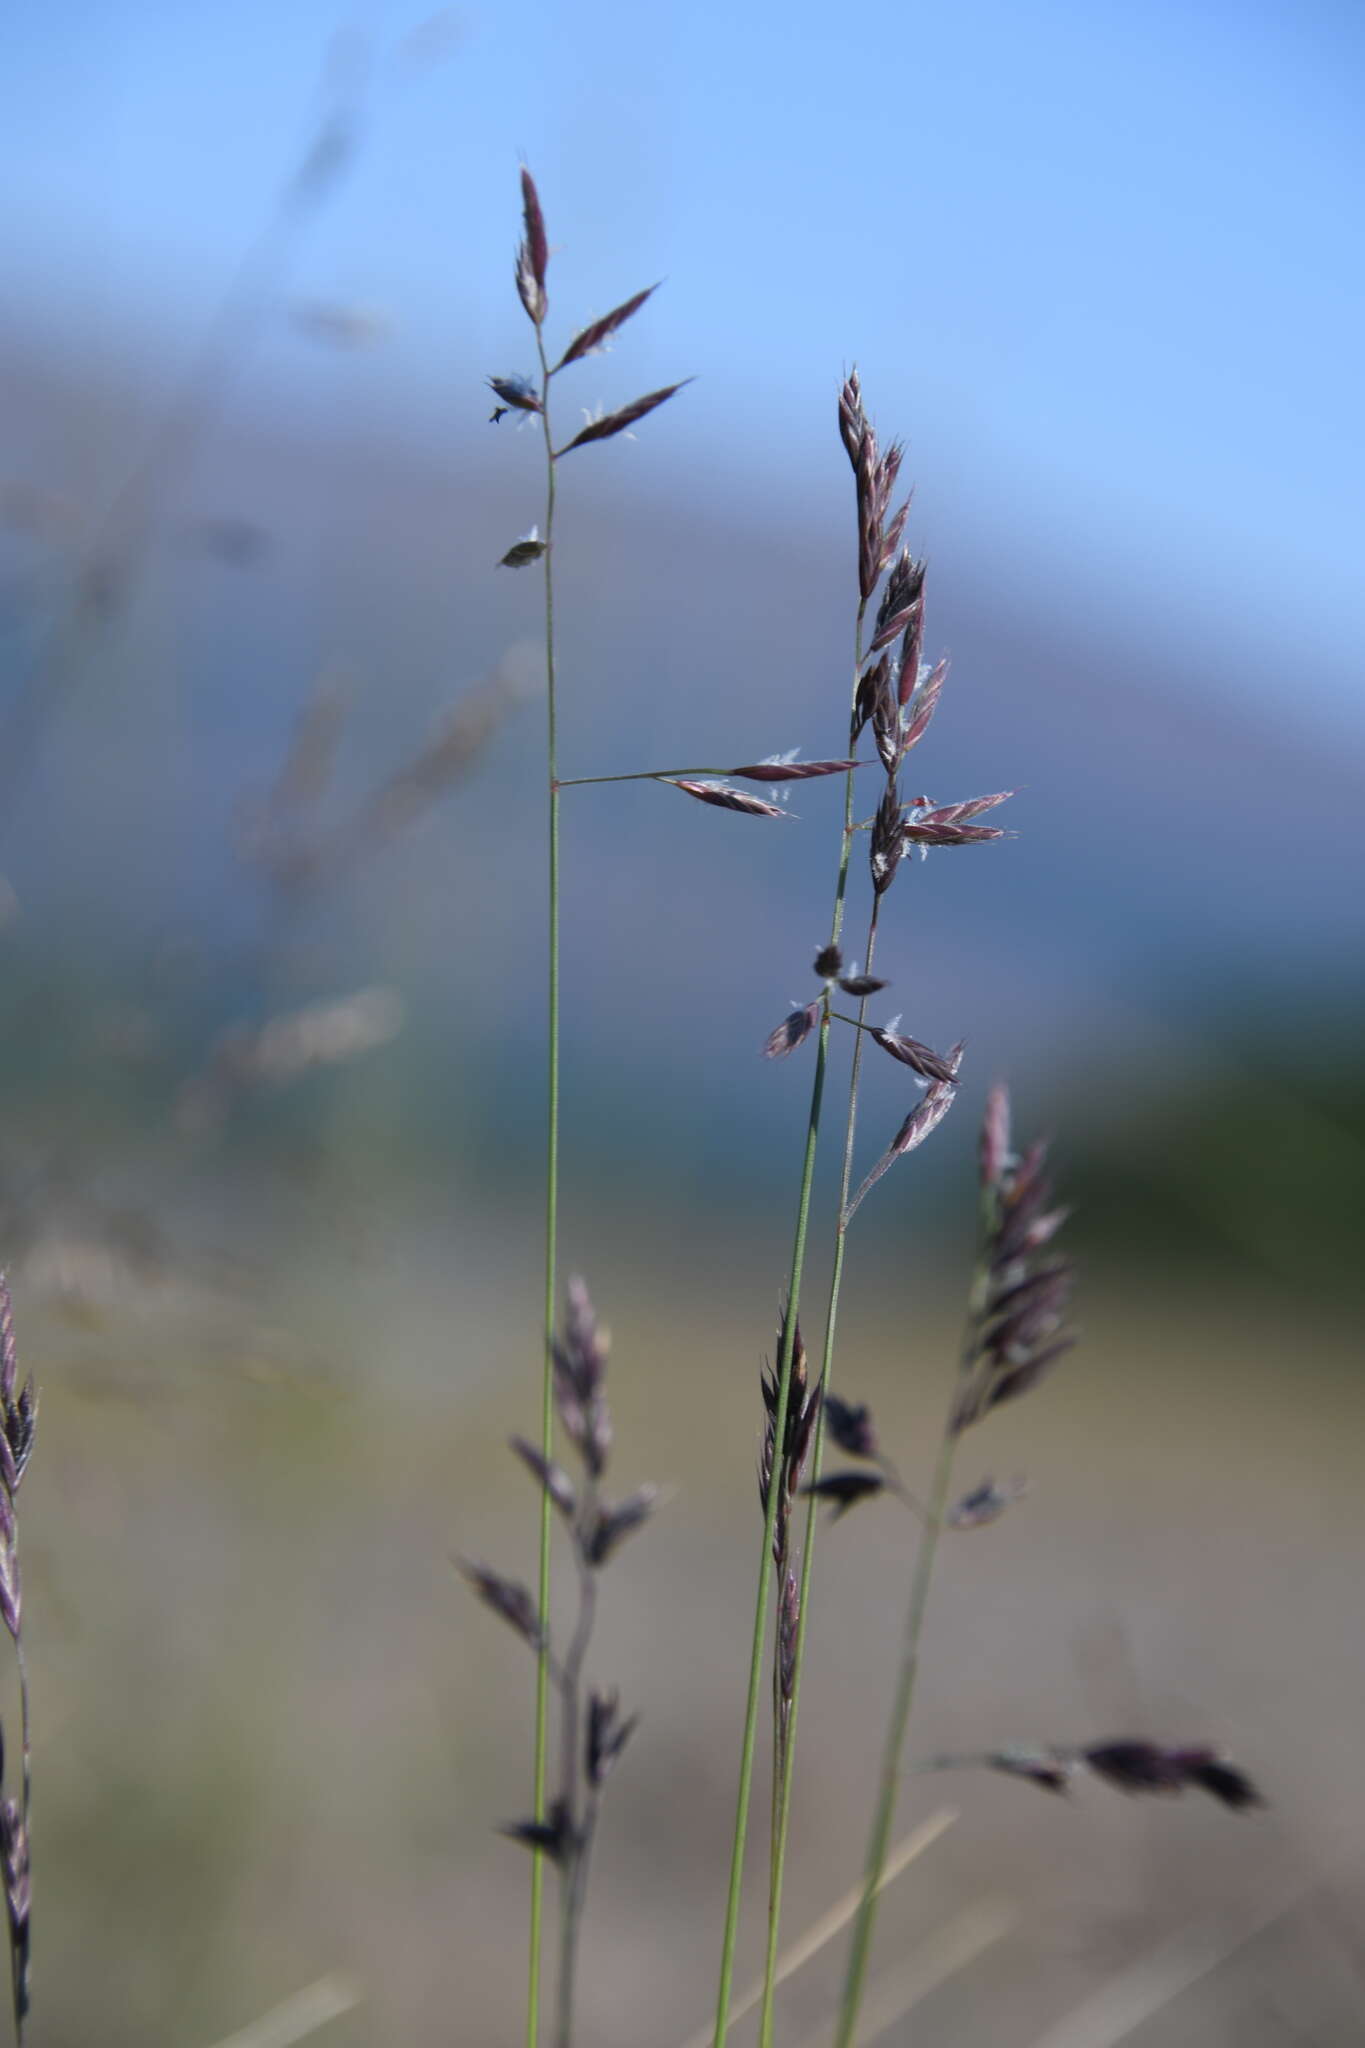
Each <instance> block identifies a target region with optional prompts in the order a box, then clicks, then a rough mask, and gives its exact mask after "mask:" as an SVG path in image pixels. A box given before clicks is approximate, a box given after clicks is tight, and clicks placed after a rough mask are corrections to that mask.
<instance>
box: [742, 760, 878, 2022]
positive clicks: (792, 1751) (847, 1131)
mask: <svg viewBox="0 0 1365 2048" xmlns="http://www.w3.org/2000/svg"><path fill="white" fill-rule="evenodd" d="M849 780H850V783H851V781H852V777H850V778H849ZM849 801H850V803H851V801H852V791H851V789H850V792H849ZM846 822H847V821H846ZM844 844H845V845H846V846H847V845H848V844H849V840H848V837H847V836H846V837H845V841H844ZM880 905H881V898H880V897H874V899H873V903H872V915H871V918H870V920H869V923H868V930H867V959H866V971H867V972H868V973H871V971H872V962H873V958H874V956H875V954H876V950H877V912H878V910H879V908H880ZM866 1009H867V998H866V997H864V998H863V999H862V1001H861V1002H860V1003H859V1005H858V1016H859V1021H861V1019H862V1016H863V1013H864V1012H865V1011H866ZM835 1014H837V1012H836V1013H835ZM848 1021H849V1022H852V1019H849V1020H848ZM862 1057H863V1041H862V1037H861V1035H859V1037H857V1038H856V1039H855V1040H854V1042H853V1064H852V1069H851V1072H850V1075H849V1086H848V1113H847V1116H846V1117H845V1120H844V1156H843V1163H842V1166H841V1168H840V1178H839V1206H838V1210H837V1212H836V1213H837V1215H838V1223H837V1225H836V1228H835V1235H834V1264H833V1268H832V1271H831V1273H830V1283H829V1305H828V1307H827V1309H826V1311H825V1344H824V1352H823V1355H822V1358H821V1361H820V1416H819V1419H818V1420H817V1422H816V1426H815V1442H814V1444H813V1445H812V1447H811V1481H812V1483H814V1481H815V1480H817V1479H818V1478H819V1477H820V1460H821V1453H822V1451H823V1449H824V1434H825V1428H824V1397H825V1393H826V1392H827V1390H828V1388H829V1382H830V1376H831V1372H832V1370H833V1365H834V1340H835V1333H836V1330H837V1327H838V1321H839V1293H840V1288H841V1286H842V1283H843V1277H844V1249H845V1245H846V1242H847V1236H848V1223H847V1221H846V1218H845V1213H844V1212H845V1210H846V1209H847V1207H848V1190H849V1184H850V1181H851V1180H852V1177H853V1141H854V1137H855V1134H856V1130H857V1121H858V1083H859V1080H860V1078H861V1074H862ZM816 1506H817V1503H816V1501H815V1499H814V1498H812V1499H811V1500H810V1502H809V1504H808V1506H807V1509H806V1533H805V1538H804V1541H803V1544H802V1549H801V1589H800V1593H799V1595H798V1606H797V1622H796V1661H795V1666H794V1669H793V1674H792V1697H791V1705H790V1708H789V1709H788V1715H787V1730H786V1740H785V1742H784V1744H783V1748H782V1757H781V1769H780V1772H779V1773H778V1774H777V1775H776V1780H775V1791H774V1813H773V1846H772V1863H771V1868H770V1874H769V1882H768V1946H767V1953H766V1955H765V1958H764V1965H763V2006H762V2013H761V2016H760V2020H759V2036H758V2038H759V2048H771V2044H772V2038H773V1997H774V1994H775V1992H776V1990H777V1961H778V1938H779V1934H780V1930H781V1922H782V1886H783V1882H784V1880H785V1877H786V1867H787V1836H788V1831H789V1827H790V1821H791V1796H792V1782H793V1779H794V1777H795V1761H796V1719H797V1712H798V1709H799V1707H800V1703H801V1671H802V1666H803V1665H804V1663H805V1656H806V1600H807V1596H808V1594H809V1592H810V1586H811V1574H812V1569H813V1563H814V1557H815V1526H816Z"/></svg>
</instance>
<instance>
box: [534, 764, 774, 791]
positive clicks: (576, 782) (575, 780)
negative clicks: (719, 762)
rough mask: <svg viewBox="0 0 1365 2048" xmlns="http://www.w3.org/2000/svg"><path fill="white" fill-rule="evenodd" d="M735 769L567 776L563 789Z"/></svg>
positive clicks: (642, 770) (732, 772)
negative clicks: (597, 783)
mask: <svg viewBox="0 0 1365 2048" xmlns="http://www.w3.org/2000/svg"><path fill="white" fill-rule="evenodd" d="M734 772H735V771H734V769H733V768H640V769H638V770H637V771H636V772H635V773H634V774H633V775H566V776H565V777H564V778H563V780H562V781H561V783H560V785H559V787H560V788H561V789H586V788H587V786H588V784H589V783H593V782H659V781H661V780H662V781H666V780H667V779H668V777H669V776H671V775H733V774H734Z"/></svg>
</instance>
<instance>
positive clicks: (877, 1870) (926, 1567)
mask: <svg viewBox="0 0 1365 2048" xmlns="http://www.w3.org/2000/svg"><path fill="white" fill-rule="evenodd" d="M956 1450H957V1438H956V1436H955V1435H954V1433H953V1432H952V1430H951V1429H949V1428H945V1429H944V1432H943V1441H942V1443H941V1444H940V1445H939V1453H938V1462H937V1464H936V1465H935V1468H934V1480H933V1486H932V1489H931V1491H930V1494H929V1517H928V1520H927V1522H926V1523H925V1525H924V1529H923V1531H922V1533H921V1535H920V1540H919V1548H918V1550H917V1552H916V1554H915V1572H914V1577H913V1578H912V1580H911V1582H910V1605H909V1608H908V1610H907V1613H906V1617H905V1646H904V1649H903V1651H902V1653H901V1668H900V1674H899V1676H898V1678H897V1680H896V1692H895V1697H894V1699H893V1700H892V1703H891V1718H890V1720H889V1721H888V1723H887V1729H886V1746H885V1748H884V1750H883V1752H882V1768H881V1778H880V1781H879V1785H878V1790H877V1805H876V1810H875V1812H874V1813H873V1816H872V1831H871V1834H870V1836H869V1837H868V1844H867V1862H866V1865H865V1867H864V1871H863V1896H862V1902H861V1904H860V1905H859V1907H858V1917H857V1919H856V1920H855V1921H854V1923H853V1939H852V1941H851V1943H850V1946H849V1955H848V1970H847V1972H846V1974H845V1977H844V1989H843V1996H842V1999H841V2001H840V2006H839V2024H838V2030H837V2032H836V2034H835V2036H834V2040H835V2048H852V2043H853V2039H854V2035H855V2032H856V2029H857V2025H858V2008H859V2006H860V2005H861V2004H862V1998H863V1988H864V1985H865V1983H866V1980H867V1960H868V1956H869V1953H870V1952H871V1947H872V1929H873V1926H874V1924H875V1922H876V1918H877V1894H878V1888H879V1882H880V1878H881V1873H882V1865H883V1864H884V1863H885V1861H886V1851H887V1845H888V1844H889V1842H890V1840H891V1824H892V1822H893V1820H894V1819H895V1814H896V1792H897V1789H898V1786H899V1781H900V1759H901V1751H902V1749H903V1748H904V1747H905V1733H906V1729H907V1728H908V1727H909V1724H910V1709H911V1707H912V1706H913V1705H914V1699H915V1680H916V1678H917V1677H918V1675H919V1653H920V1641H921V1638H922V1636H923V1634H924V1616H925V1610H926V1609H927V1607H928V1604H929V1586H930V1581H931V1580H932V1578H933V1573H934V1560H935V1557H936V1556H937V1554H938V1539H939V1535H940V1533H941V1531H942V1529H943V1518H944V1514H945V1512H946V1510H947V1506H948V1489H949V1487H950V1486H951V1484H952V1477H953V1456H954V1453H955V1452H956Z"/></svg>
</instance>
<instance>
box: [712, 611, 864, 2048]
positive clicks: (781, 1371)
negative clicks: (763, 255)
mask: <svg viewBox="0 0 1365 2048" xmlns="http://www.w3.org/2000/svg"><path fill="white" fill-rule="evenodd" d="M866 612H867V600H866V598H864V599H863V600H862V602H861V603H860V604H859V606H858V618H857V626H856V630H855V633H854V670H853V694H854V697H855V698H856V696H857V689H858V674H859V670H860V669H861V666H862V644H863V620H864V618H865V616H866ZM854 773H855V771H854V770H853V769H851V768H850V770H849V771H848V774H847V776H846V777H845V791H844V825H843V831H842V833H841V834H840V838H839V873H838V878H837V880H836V883H835V888H834V911H833V915H832V917H831V920H830V943H831V945H836V944H837V943H838V940H839V935H840V933H841V932H842V930H843V926H844V899H845V896H846V895H847V893H848V863H849V853H850V850H851V848H852V845H853V834H852V829H851V828H852V822H853V787H854V783H853V778H854ZM829 1024H830V1008H829V999H828V997H826V1000H825V1007H824V1015H823V1016H822V1017H821V1019H820V1035H819V1044H818V1046H817V1049H816V1056H815V1078H814V1080H813V1082H812V1083H811V1098H810V1116H809V1120H808V1123H807V1127H806V1152H805V1158H804V1160H803V1162H802V1170H801V1193H800V1197H799V1200H798V1202H797V1212H796V1234H795V1239H794V1242H793V1245H792V1266H791V1279H790V1282H789V1284H788V1289H787V1314H786V1318H785V1322H784V1324H783V1333H782V1348H781V1353H780V1356H779V1358H778V1364H777V1372H778V1385H777V1412H776V1414H775V1415H774V1417H773V1442H774V1443H775V1444H776V1445H777V1447H778V1459H776V1460H775V1461H774V1477H773V1483H772V1485H770V1486H769V1488H768V1507H767V1512H766V1514H765V1515H764V1518H763V1548H762V1550H761V1551H760V1552H759V1559H758V1598H757V1600H756V1602H755V1609H754V1635H753V1644H752V1648H751V1651H750V1656H749V1691H748V1698H747V1701H746V1706H745V1714H744V1736H743V1740H742V1743H741V1745H740V1766H739V1791H738V1795H737V1798H736V1808H735V1833H734V1843H733V1846H732V1849H731V1855H730V1889H729V1894H728V1897H727V1900H726V1908H725V1933H724V1937H723V1939H722V1943H721V1957H720V1982H719V1985H718V1987H717V1992H716V2031H715V2041H714V2048H725V2039H726V2034H727V2032H728V2030H729V2025H730V1987H731V1984H732V1982H733V1980H734V1973H735V1943H736V1941H737V1939H738V1935H739V1906H740V1895H741V1892H742V1890H743V1881H744V1844H745V1838H746V1835H747V1833H748V1825H749V1797H750V1793H751V1790H752V1786H753V1771H754V1749H755V1746H756V1744H757V1740H758V1701H759V1694H760V1691H761V1690H762V1681H763V1650H764V1644H765V1640H766V1635H767V1622H768V1560H769V1557H770V1556H771V1554H772V1543H773V1528H774V1525H775V1522H776V1519H777V1485H778V1467H779V1463H780V1453H781V1446H782V1444H783V1442H784V1440H785V1437H786V1429H787V1407H788V1401H789V1397H790V1394H791V1363H792V1356H793V1346H794V1343H795V1339H796V1316H797V1308H798V1306H799V1302H800V1294H801V1280H802V1276H803V1274H804V1271H805V1263H806V1235H807V1229H808V1226H809V1222H810V1195H811V1183H812V1180H813V1178H814V1173H815V1152H816V1145H817V1142H818V1140H819V1135H820V1112H821V1109H822V1107H823V1104H824V1094H825V1074H826V1070H827V1068H828V1066H829ZM804 1619H805V1616H804V1609H803V1612H802V1617H801V1620H802V1624H804ZM794 1710H795V1701H793V1712H794ZM775 1847H776V1836H774V1850H775ZM774 1867H775V1866H774ZM771 1918H772V1914H771V1911H770V1919H771ZM771 1945H772V1943H771V1932H770V1937H769V1947H770V1948H771Z"/></svg>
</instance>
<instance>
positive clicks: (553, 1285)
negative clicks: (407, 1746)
mask: <svg viewBox="0 0 1365 2048" xmlns="http://www.w3.org/2000/svg"><path fill="white" fill-rule="evenodd" d="M536 349H537V352H538V354H539V356H540V372H541V411H540V418H541V425H542V427H543V429H544V434H545V474H546V483H545V553H544V556H543V558H542V559H543V561H544V563H545V702H546V732H545V756H546V783H547V788H548V794H549V857H550V860H549V963H548V965H549V975H548V982H549V986H548V1004H547V1036H548V1040H549V1047H548V1060H547V1073H546V1109H545V1342H544V1357H543V1361H542V1368H541V1392H540V1448H541V1451H542V1453H543V1454H544V1456H545V1457H546V1458H547V1459H548V1458H549V1457H550V1456H551V1455H552V1453H553V1450H554V1337H555V1297H556V1293H557V1288H558V1259H559V1242H558V1240H559V782H558V779H557V777H558V769H559V752H558V724H557V714H558V704H557V701H556V696H555V587H554V524H555V459H554V446H553V443H552V441H551V439H550V368H549V364H548V362H547V361H546V357H545V338H544V335H543V334H542V332H541V330H540V328H539V326H537V328H536ZM538 1610H539V1614H540V1624H541V1638H542V1643H543V1644H544V1645H546V1647H542V1649H541V1652H540V1656H539V1658H538V1660H537V1663H536V1708H535V1756H534V1763H533V1766H532V1768H533V1773H534V1794H533V1796H534V1812H535V1817H536V1819H537V1820H538V1821H542V1820H544V1818H545V1778H546V1759H547V1752H548V1746H549V1743H548V1737H549V1718H550V1659H549V1649H548V1639H549V1614H550V1495H549V1491H548V1489H546V1488H542V1489H541V1496H540V1568H539V1578H538ZM544 1901H545V1858H544V1856H543V1855H542V1854H541V1853H540V1852H539V1851H537V1852H536V1855H535V1857H534V1859H533V1861H532V1865H531V1929H530V1954H529V1957H528V1961H527V1973H526V2048H536V2043H537V2040H538V2037H539V2031H540V1939H541V1936H540V1930H541V1920H542V1916H543V1912H544Z"/></svg>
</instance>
